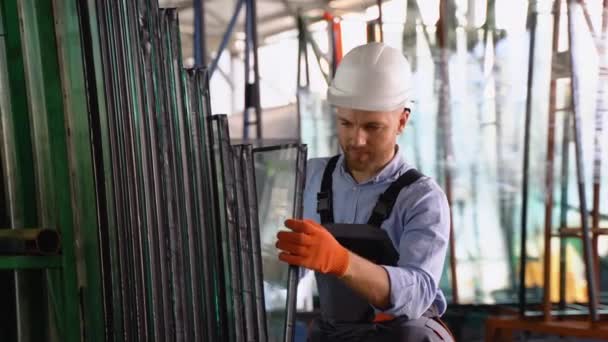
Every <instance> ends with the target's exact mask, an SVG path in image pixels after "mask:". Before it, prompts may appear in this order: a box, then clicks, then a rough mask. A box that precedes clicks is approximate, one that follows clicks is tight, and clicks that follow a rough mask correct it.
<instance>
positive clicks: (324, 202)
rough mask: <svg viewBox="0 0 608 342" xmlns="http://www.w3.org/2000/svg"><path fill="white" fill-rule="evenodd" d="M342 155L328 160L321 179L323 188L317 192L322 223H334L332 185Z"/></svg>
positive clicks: (318, 210)
mask: <svg viewBox="0 0 608 342" xmlns="http://www.w3.org/2000/svg"><path fill="white" fill-rule="evenodd" d="M339 158H340V155H336V156H333V157H331V158H330V159H329V161H328V162H327V165H326V166H325V171H323V178H322V179H321V189H320V191H319V192H318V193H317V213H319V216H320V217H321V224H328V223H334V206H333V196H332V186H333V177H332V175H333V174H334V170H335V169H336V164H337V163H338V159H339Z"/></svg>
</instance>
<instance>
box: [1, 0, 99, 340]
mask: <svg viewBox="0 0 608 342" xmlns="http://www.w3.org/2000/svg"><path fill="white" fill-rule="evenodd" d="M0 4H1V6H0V9H1V11H2V12H1V13H2V16H1V17H2V19H4V20H2V24H3V31H4V32H6V34H5V36H4V38H3V39H2V43H5V45H6V48H5V49H2V50H3V51H0V55H2V56H0V59H4V58H5V56H6V60H0V77H3V78H4V77H6V78H7V80H8V82H2V83H3V84H4V86H0V114H1V115H2V116H1V119H2V127H3V131H2V147H3V152H4V155H5V161H4V162H5V163H4V164H5V165H3V166H4V169H5V170H7V171H9V172H4V174H5V175H6V178H7V182H6V183H7V184H10V186H9V187H7V188H8V190H7V192H8V193H9V194H8V196H9V198H10V201H7V202H9V203H10V205H11V208H10V212H11V223H12V227H13V228H19V227H23V226H30V227H33V226H40V225H42V226H45V227H51V228H55V229H58V230H60V232H61V237H62V255H61V256H53V257H39V256H0V269H13V270H28V271H27V272H28V273H26V274H28V276H27V277H25V278H24V279H23V281H24V283H23V284H21V286H25V291H26V292H23V291H22V290H19V292H23V293H24V295H25V294H27V295H29V294H30V292H31V293H36V292H37V291H36V287H38V291H39V292H38V293H39V294H43V295H44V284H45V283H47V286H48V290H49V293H48V298H50V302H51V306H52V307H51V308H50V309H51V310H53V312H54V315H53V316H54V317H53V318H54V319H55V323H56V327H50V328H48V329H47V328H45V327H41V326H40V324H41V322H44V321H47V319H46V318H45V316H46V315H47V312H45V311H44V310H40V304H41V303H43V304H44V303H45V302H47V298H46V297H42V298H36V301H38V300H39V301H40V302H36V301H32V300H27V301H26V303H25V305H26V308H25V310H27V311H28V316H27V319H25V320H24V321H22V320H21V318H22V317H21V316H20V317H19V321H21V324H22V328H21V329H20V330H21V331H25V330H27V332H26V333H25V335H24V334H23V333H21V336H20V340H23V341H28V340H32V341H37V340H46V339H51V340H54V339H58V340H61V341H79V340H80V339H81V335H82V333H83V331H84V333H85V334H86V335H85V336H84V338H85V339H86V340H87V341H100V340H104V337H105V335H104V334H105V332H104V325H103V322H104V321H103V306H102V301H101V279H100V274H101V273H100V264H99V246H98V236H97V233H98V224H97V210H96V209H97V207H96V199H95V184H94V177H93V165H92V160H91V144H90V137H89V117H88V115H87V113H88V108H87V102H86V99H87V97H86V96H87V91H86V87H85V81H84V68H83V62H82V47H81V41H80V29H79V22H78V14H77V7H76V0H56V1H52V2H49V1H36V0H23V1H22V0H0ZM51 14H52V15H51ZM2 47H4V46H2ZM9 66H10V67H9ZM2 81H4V80H2ZM24 95H27V96H24ZM36 171H37V172H36ZM34 199H35V201H34ZM33 203H36V205H32V204H33ZM33 269H42V270H46V274H47V276H48V280H49V281H48V282H42V283H40V282H37V283H36V282H32V281H31V280H32V278H31V277H32V276H34V274H36V273H31V272H32V271H30V270H33ZM19 273H21V271H19ZM37 274H38V275H40V274H41V273H39V271H38V273H37ZM28 280H29V281H28ZM81 296H82V298H81ZM81 299H82V313H83V315H84V317H81ZM18 300H19V301H22V300H23V296H20V298H19V299H18ZM34 307H36V308H37V311H38V312H36V311H34ZM35 317H36V318H35ZM38 318H42V319H41V320H38ZM48 321H49V322H52V320H48ZM80 322H84V324H85V325H86V326H84V327H82V326H81V323H80ZM42 324H43V323H42ZM53 328H55V329H56V330H53ZM55 335H57V336H55ZM53 337H54V338H53Z"/></svg>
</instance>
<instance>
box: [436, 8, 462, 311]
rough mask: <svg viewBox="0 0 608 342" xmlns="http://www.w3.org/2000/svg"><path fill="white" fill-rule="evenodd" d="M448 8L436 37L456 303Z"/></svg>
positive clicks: (442, 13)
mask: <svg viewBox="0 0 608 342" xmlns="http://www.w3.org/2000/svg"><path fill="white" fill-rule="evenodd" d="M447 16H448V9H447V1H441V2H440V5H439V21H438V22H437V38H438V42H439V50H440V51H439V53H440V54H441V56H440V57H441V62H440V63H441V65H440V68H439V72H440V75H441V77H440V79H441V88H440V89H441V90H440V91H441V95H440V97H439V115H440V125H441V127H442V128H443V139H442V140H443V156H442V158H441V159H440V160H442V161H443V163H444V166H443V168H444V169H443V172H444V176H445V192H446V197H447V200H448V203H449V207H450V240H449V244H450V260H449V261H450V275H451V285H452V303H455V304H457V303H458V302H459V298H458V279H457V272H456V243H455V237H454V220H453V219H452V217H453V213H452V156H453V153H452V141H451V139H452V132H451V129H452V128H451V119H450V115H451V113H450V110H449V105H450V90H449V84H450V81H449V69H448V51H447V39H448V32H447V31H448V27H447V23H448V18H447Z"/></svg>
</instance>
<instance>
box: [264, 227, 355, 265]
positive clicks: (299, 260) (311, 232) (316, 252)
mask: <svg viewBox="0 0 608 342" xmlns="http://www.w3.org/2000/svg"><path fill="white" fill-rule="evenodd" d="M285 226H286V227H287V228H289V229H291V230H292V231H293V232H279V233H278V234H277V239H278V241H277V243H276V247H277V248H278V249H280V250H282V252H281V253H280V254H279V259H280V260H281V261H284V262H287V263H289V264H291V265H297V266H302V267H306V268H309V269H311V270H315V271H317V272H321V273H326V274H333V275H335V276H338V277H342V276H344V274H345V273H346V271H347V269H348V266H349V263H350V256H349V252H348V250H347V249H346V248H344V247H342V245H340V243H338V241H336V239H335V238H334V237H333V236H332V235H331V233H330V232H328V231H327V229H325V228H324V227H323V226H321V225H320V224H318V223H316V222H315V221H312V220H292V219H290V220H287V221H285Z"/></svg>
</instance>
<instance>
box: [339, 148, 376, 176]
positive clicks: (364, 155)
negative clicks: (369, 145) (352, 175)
mask: <svg viewBox="0 0 608 342" xmlns="http://www.w3.org/2000/svg"><path fill="white" fill-rule="evenodd" d="M344 155H345V157H346V164H347V166H348V168H349V169H350V171H366V170H367V169H369V168H370V166H372V165H371V164H373V158H372V154H371V153H370V152H369V151H366V150H364V149H354V148H347V149H346V150H345V151H344Z"/></svg>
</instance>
